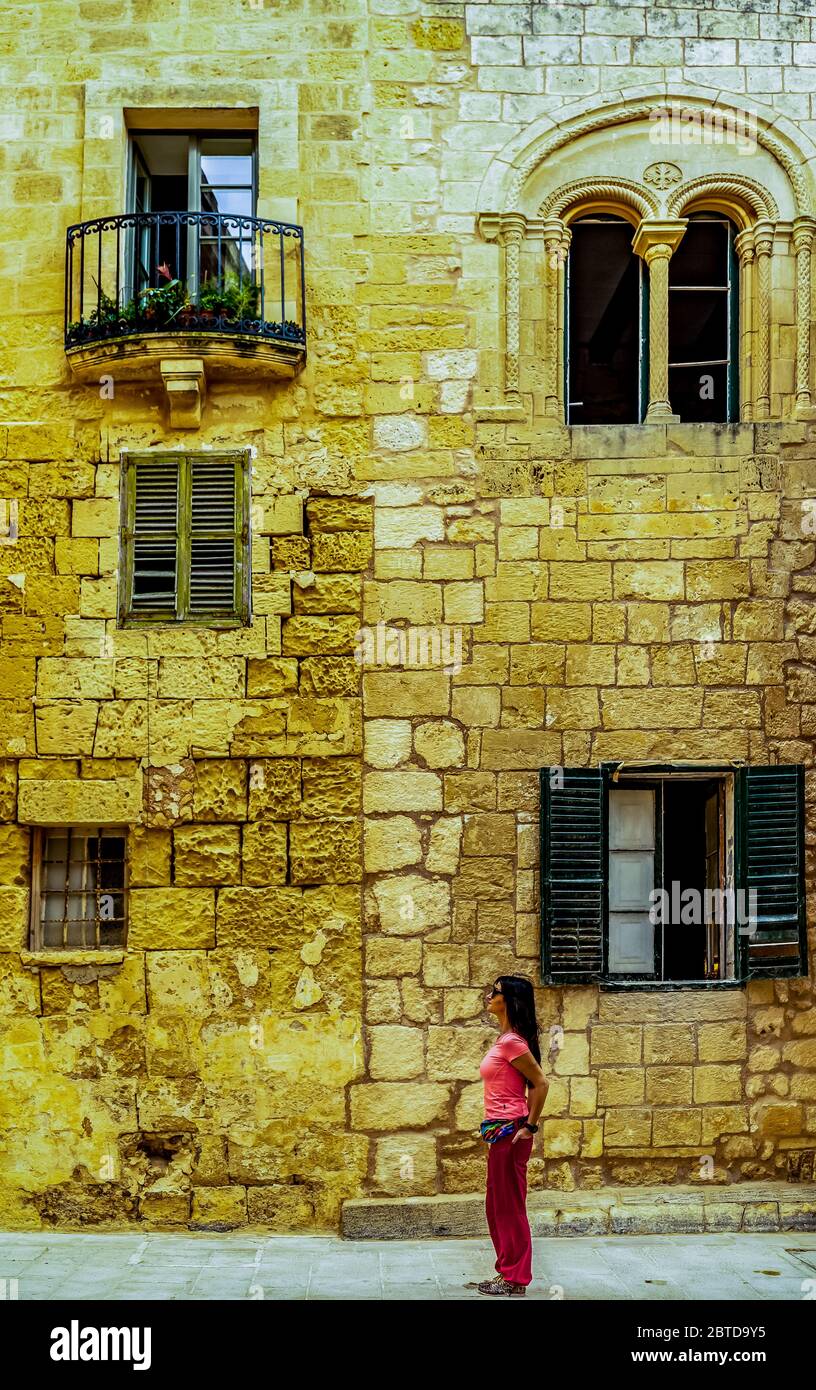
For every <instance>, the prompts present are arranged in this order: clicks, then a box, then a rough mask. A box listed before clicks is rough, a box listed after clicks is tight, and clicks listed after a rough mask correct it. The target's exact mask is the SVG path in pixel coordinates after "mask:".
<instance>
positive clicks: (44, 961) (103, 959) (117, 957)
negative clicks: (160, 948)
mask: <svg viewBox="0 0 816 1390" xmlns="http://www.w3.org/2000/svg"><path fill="white" fill-rule="evenodd" d="M124 959H125V948H124V946H117V947H112V948H111V949H110V950H99V949H95V948H90V947H89V948H88V949H86V950H82V951H78V950H73V949H66V950H60V951H57V950H54V951H21V952H20V961H21V963H22V964H23V965H121V963H122V961H123V960H124Z"/></svg>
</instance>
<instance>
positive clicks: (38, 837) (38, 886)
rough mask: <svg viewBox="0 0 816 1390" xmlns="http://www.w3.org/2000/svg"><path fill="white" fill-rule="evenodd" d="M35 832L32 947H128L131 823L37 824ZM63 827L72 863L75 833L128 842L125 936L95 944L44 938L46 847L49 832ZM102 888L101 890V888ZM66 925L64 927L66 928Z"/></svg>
mask: <svg viewBox="0 0 816 1390" xmlns="http://www.w3.org/2000/svg"><path fill="white" fill-rule="evenodd" d="M31 829H32V834H31V902H30V904H29V922H28V928H29V929H28V941H29V944H28V949H29V950H31V951H35V952H38V953H43V952H50V951H53V952H59V953H60V954H64V955H66V956H68V955H71V954H72V953H76V952H78V951H103V952H104V951H110V950H113V951H124V950H127V942H128V933H129V928H130V888H131V884H130V868H131V837H130V834H129V830H130V827H129V826H127V825H116V824H110V825H109V824H100V825H61V824H57V823H54V824H49V825H35V826H32V828H31ZM55 831H59V832H62V833H64V834H65V835H67V837H68V843H69V850H68V853H69V860H68V862H69V863H70V840H71V836H72V835H82V836H84V837H85V838H88V837H89V836H93V835H96V836H97V837H98V838H101V837H102V836H103V835H118V836H121V838H122V839H123V840H124V842H125V849H124V856H123V859H122V864H123V869H124V874H123V884H122V898H123V904H124V933H123V940H122V941H120V942H113V943H111V944H103V943H102V942H100V941H98V940H97V941H96V942H95V943H94V944H93V945H85V946H75V945H63V946H53V945H48V944H47V943H46V942H45V941H44V940H43V925H44V924H43V921H42V904H43V901H44V896H45V895H44V892H43V883H42V874H43V871H44V868H45V859H44V849H45V841H46V839H47V837H48V835H50V834H53V833H54V832H55ZM97 891H98V890H97ZM63 929H64V928H63Z"/></svg>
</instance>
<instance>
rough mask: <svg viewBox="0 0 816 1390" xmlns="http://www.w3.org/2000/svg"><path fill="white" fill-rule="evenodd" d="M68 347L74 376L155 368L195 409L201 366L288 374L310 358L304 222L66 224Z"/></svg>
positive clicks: (173, 401)
mask: <svg viewBox="0 0 816 1390" xmlns="http://www.w3.org/2000/svg"><path fill="white" fill-rule="evenodd" d="M65 352H66V356H67V358H68V362H69V365H70V367H71V371H72V373H73V374H74V376H75V377H76V378H77V379H78V380H80V381H88V382H94V383H98V382H99V381H100V378H102V377H104V376H106V375H108V376H110V377H112V378H113V379H114V380H116V381H145V380H156V381H158V380H161V381H163V382H164V384H165V387H166V388H167V393H168V399H169V401H170V409H171V422H172V423H173V424H176V425H179V426H181V427H182V428H183V427H185V426H186V427H191V428H193V427H195V426H196V425H197V424H198V423H199V421H200V411H201V401H202V400H203V395H204V390H205V387H206V378H207V377H208V376H209V377H213V378H226V379H230V378H232V379H242V378H246V377H283V378H287V377H290V378H291V377H294V376H295V375H296V373H297V372H298V371H299V370H300V369H301V367H302V366H303V364H304V362H305V360H306V326H305V291H304V266H303V229H302V227H297V226H294V225H293V224H291V223H287V222H272V221H269V220H268V219H266V218H260V217H246V216H238V215H234V214H228V213H210V212H134V213H126V214H124V215H122V216H112V217H99V218H96V219H95V220H94V221H92V222H80V223H78V224H76V225H75V226H72V227H69V228H68V234H67V246H66V273H65Z"/></svg>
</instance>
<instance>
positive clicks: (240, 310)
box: [198, 271, 261, 326]
mask: <svg viewBox="0 0 816 1390" xmlns="http://www.w3.org/2000/svg"><path fill="white" fill-rule="evenodd" d="M260 293H261V287H260V285H258V284H255V283H254V282H253V281H252V280H250V279H249V278H247V279H246V280H241V279H239V277H238V276H237V275H236V274H235V272H234V271H228V272H227V274H226V275H225V276H224V277H223V280H216V279H213V278H212V277H208V278H207V279H206V280H205V281H204V283H203V284H202V286H201V289H200V291H199V295H198V305H199V318H200V319H202V320H205V321H206V322H208V323H209V322H212V321H213V320H214V319H216V318H218V319H220V320H221V321H222V322H223V323H224V324H225V326H233V325H237V324H238V323H240V322H242V321H246V320H247V319H250V320H254V321H257V319H258V317H259V313H258V301H259V299H260Z"/></svg>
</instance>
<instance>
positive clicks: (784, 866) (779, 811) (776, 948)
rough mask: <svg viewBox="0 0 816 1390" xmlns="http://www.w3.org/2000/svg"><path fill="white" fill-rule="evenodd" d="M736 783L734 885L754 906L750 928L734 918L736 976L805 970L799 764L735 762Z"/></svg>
mask: <svg viewBox="0 0 816 1390" xmlns="http://www.w3.org/2000/svg"><path fill="white" fill-rule="evenodd" d="M737 789H738V792H737V814H738V824H737V848H738V863H737V874H736V886H737V888H742V889H743V890H747V891H750V890H752V889H754V890H755V891H756V909H757V921H756V931H755V932H752V933H749V932H747V931H746V930H745V929H740V923H739V920H738V921H737V930H738V931H739V933H740V934H739V945H740V953H739V954H740V963H741V974H742V977H743V978H744V979H745V978H747V979H758V978H762V977H766V978H767V977H769V976H785V975H807V973H808V971H807V928H806V921H805V866H804V859H805V830H804V826H805V780H804V768H803V767H801V766H790V765H789V766H785V765H780V764H777V765H776V766H773V767H744V768H740V770H739V772H738V775H737ZM742 915H743V916H747V906H746V911H745V912H744V913H743V914H742Z"/></svg>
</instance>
